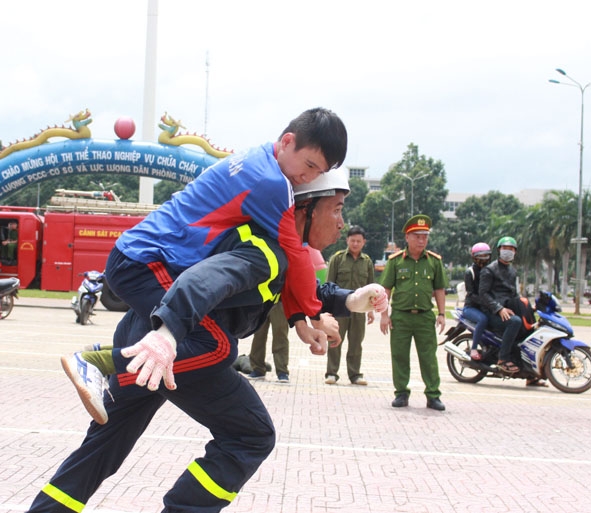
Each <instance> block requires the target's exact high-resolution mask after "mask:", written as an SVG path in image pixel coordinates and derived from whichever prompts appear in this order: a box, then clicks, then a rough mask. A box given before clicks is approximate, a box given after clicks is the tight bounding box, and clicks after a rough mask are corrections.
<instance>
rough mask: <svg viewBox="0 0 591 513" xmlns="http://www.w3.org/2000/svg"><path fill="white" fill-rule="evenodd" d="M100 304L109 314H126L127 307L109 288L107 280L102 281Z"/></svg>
mask: <svg viewBox="0 0 591 513" xmlns="http://www.w3.org/2000/svg"><path fill="white" fill-rule="evenodd" d="M101 303H102V304H103V306H104V307H105V308H106V309H107V310H110V311H111V312H127V310H129V306H128V305H127V303H125V301H123V300H121V299H120V298H119V297H118V296H116V295H115V293H114V292H113V291H112V290H111V288H110V287H109V283H108V282H107V280H103V291H102V293H101Z"/></svg>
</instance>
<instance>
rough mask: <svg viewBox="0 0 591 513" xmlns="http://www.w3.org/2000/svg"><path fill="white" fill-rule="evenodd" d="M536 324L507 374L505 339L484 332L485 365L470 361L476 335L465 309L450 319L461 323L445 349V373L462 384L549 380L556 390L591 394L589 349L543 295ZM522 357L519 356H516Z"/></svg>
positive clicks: (449, 334)
mask: <svg viewBox="0 0 591 513" xmlns="http://www.w3.org/2000/svg"><path fill="white" fill-rule="evenodd" d="M535 305H536V312H535V313H536V314H537V316H538V320H537V322H536V324H535V325H534V327H533V331H532V332H531V333H530V334H529V335H528V336H527V337H526V338H525V339H524V340H522V341H521V342H518V343H517V347H516V354H515V358H514V360H513V361H515V363H516V364H517V365H518V366H519V371H518V372H516V373H514V374H509V373H507V372H505V371H503V370H502V369H501V368H500V367H498V366H497V361H498V357H499V349H500V347H501V337H500V336H499V335H497V334H495V333H493V332H492V331H488V330H485V332H484V334H483V336H482V340H481V343H480V346H479V348H478V352H479V353H480V355H481V357H482V359H481V360H473V359H472V358H470V349H471V347H472V333H473V331H474V326H475V324H474V323H472V322H470V321H469V320H467V319H465V318H464V317H463V315H462V309H461V308H456V309H455V311H454V312H452V315H453V316H454V317H455V318H456V319H457V321H458V323H457V325H456V326H455V327H452V328H450V329H449V330H448V331H447V333H446V334H445V335H446V338H445V340H444V341H443V342H442V343H443V348H444V349H445V351H446V352H447V353H448V354H447V367H448V369H449V372H450V373H451V375H452V376H453V377H454V378H455V379H456V380H457V381H459V382H460V383H478V382H479V381H482V380H483V379H484V378H486V377H493V378H503V379H504V378H509V377H510V378H518V379H528V380H540V379H547V380H548V381H550V383H552V385H553V386H555V387H556V388H557V389H558V390H560V391H561V392H565V393H570V394H580V393H582V392H585V391H587V390H589V389H590V388H591V349H590V348H589V346H588V345H587V344H586V343H585V342H582V341H580V340H576V339H575V338H573V337H574V332H573V328H572V326H571V325H570V323H569V322H568V320H567V319H566V318H565V317H564V316H562V315H560V314H559V313H558V312H560V311H562V309H561V307H560V304H559V302H558V300H557V299H556V297H554V296H553V295H552V293H550V292H541V293H540V294H539V295H538V297H537V298H536V301H535ZM517 353H518V354H517Z"/></svg>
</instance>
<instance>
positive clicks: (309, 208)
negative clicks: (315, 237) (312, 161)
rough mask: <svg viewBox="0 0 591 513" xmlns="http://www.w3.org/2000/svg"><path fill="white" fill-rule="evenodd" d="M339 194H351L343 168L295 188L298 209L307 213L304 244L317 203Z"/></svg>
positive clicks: (294, 193) (306, 240)
mask: <svg viewBox="0 0 591 513" xmlns="http://www.w3.org/2000/svg"><path fill="white" fill-rule="evenodd" d="M338 192H343V193H344V194H345V196H348V195H349V192H351V189H350V188H349V179H348V178H347V172H346V171H345V170H344V169H343V168H339V169H333V170H332V171H328V172H326V173H323V174H321V175H320V176H319V177H318V178H316V179H315V180H312V181H311V182H309V183H303V184H301V185H296V186H295V187H294V188H293V195H294V200H295V203H296V209H297V210H300V209H305V212H306V224H305V226H304V237H303V241H302V242H304V243H307V242H308V235H309V234H310V225H311V224H312V212H313V211H314V208H316V203H318V201H319V200H320V199H321V198H325V197H329V196H336V194H337V193H338ZM307 200H310V201H307Z"/></svg>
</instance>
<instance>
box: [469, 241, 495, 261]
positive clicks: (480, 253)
mask: <svg viewBox="0 0 591 513" xmlns="http://www.w3.org/2000/svg"><path fill="white" fill-rule="evenodd" d="M470 253H472V260H473V262H474V263H475V264H476V265H478V266H480V267H484V266H485V265H487V264H488V263H489V262H490V255H491V253H492V251H491V250H490V246H489V245H488V244H487V243H486V242H477V243H476V244H474V246H472V249H471V250H470Z"/></svg>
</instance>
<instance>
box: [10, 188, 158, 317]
mask: <svg viewBox="0 0 591 513" xmlns="http://www.w3.org/2000/svg"><path fill="white" fill-rule="evenodd" d="M57 192H58V195H57V196H54V197H53V198H52V199H51V202H50V205H49V206H48V207H46V208H45V209H36V208H30V207H10V206H2V205H0V235H2V236H3V237H4V234H5V233H7V231H8V223H9V222H11V221H16V222H17V223H18V243H17V251H16V258H14V259H10V260H8V259H7V258H4V257H5V253H3V254H2V256H3V258H1V259H0V278H9V277H13V276H14V277H18V278H19V279H20V282H21V288H40V289H42V290H55V291H73V290H76V289H77V288H78V286H79V285H80V282H81V277H80V275H81V273H83V272H84V271H89V270H92V269H96V270H98V271H102V270H104V268H105V263H106V261H107V256H108V255H109V252H110V251H111V249H112V248H113V246H114V244H115V240H116V239H117V237H119V235H121V233H122V232H123V231H125V230H127V229H128V228H131V227H132V226H134V225H136V224H137V223H139V222H140V221H141V220H142V219H143V218H144V217H145V215H146V214H148V213H149V212H150V211H151V210H154V209H155V208H156V207H157V205H145V204H137V203H127V202H120V201H105V200H97V199H93V198H96V197H97V196H98V195H104V193H102V192H101V193H92V192H90V193H89V192H83V191H63V190H60V191H57ZM101 302H102V303H103V305H104V306H105V307H106V308H108V309H110V310H118V311H119V310H124V309H126V307H125V305H124V304H123V303H122V302H121V301H120V300H119V298H117V296H115V295H114V294H113V293H112V292H111V291H110V290H109V288H108V283H106V284H105V286H104V288H103V293H102V296H101Z"/></svg>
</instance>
